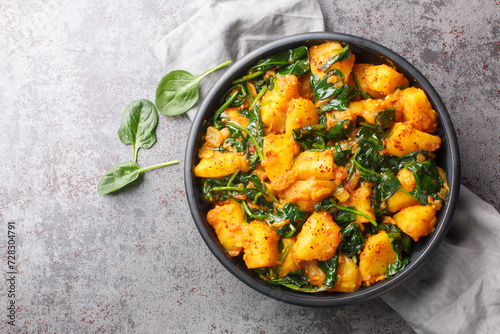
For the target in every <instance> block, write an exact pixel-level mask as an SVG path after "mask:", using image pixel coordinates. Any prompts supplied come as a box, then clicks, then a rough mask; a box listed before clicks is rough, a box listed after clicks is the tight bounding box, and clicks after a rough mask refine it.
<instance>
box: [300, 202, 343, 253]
mask: <svg viewBox="0 0 500 334" xmlns="http://www.w3.org/2000/svg"><path fill="white" fill-rule="evenodd" d="M339 244H340V227H339V226H338V225H337V224H335V223H334V221H333V218H332V216H330V215H329V214H328V213H326V212H323V211H322V212H314V213H313V214H312V215H311V216H310V217H309V218H308V219H307V221H306V222H305V223H304V225H303V226H302V230H301V231H300V232H299V234H298V235H297V242H296V243H295V244H294V245H293V256H294V258H295V260H297V261H309V260H318V261H326V260H329V259H331V258H332V257H333V256H334V255H335V252H336V251H337V247H338V245H339Z"/></svg>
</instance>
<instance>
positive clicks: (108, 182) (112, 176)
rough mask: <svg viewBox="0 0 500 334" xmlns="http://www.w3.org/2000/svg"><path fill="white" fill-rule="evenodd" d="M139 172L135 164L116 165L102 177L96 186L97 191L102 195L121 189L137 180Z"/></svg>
mask: <svg viewBox="0 0 500 334" xmlns="http://www.w3.org/2000/svg"><path fill="white" fill-rule="evenodd" d="M140 172H141V167H140V166H139V165H138V164H137V163H136V162H133V161H129V162H122V163H119V164H116V165H114V166H113V167H111V168H110V169H108V171H107V172H106V173H105V174H104V175H103V177H102V178H101V180H100V181H99V184H98V185H97V191H98V192H99V194H101V195H104V194H109V193H110V192H113V191H116V190H118V189H121V188H123V187H124V186H126V185H127V184H129V183H131V182H134V181H135V180H137V178H138V177H139V174H140Z"/></svg>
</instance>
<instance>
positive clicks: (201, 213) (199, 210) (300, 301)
mask: <svg viewBox="0 0 500 334" xmlns="http://www.w3.org/2000/svg"><path fill="white" fill-rule="evenodd" d="M327 40H333V41H339V42H346V43H348V44H349V46H350V49H351V52H353V53H354V54H356V61H357V62H367V63H374V64H390V65H392V66H394V67H395V68H396V69H397V70H398V71H399V72H401V73H403V74H404V75H405V77H406V78H407V79H408V80H409V81H410V85H411V86H415V87H418V88H421V89H423V90H424V91H425V93H426V94H427V96H428V97H429V100H430V101H431V103H432V105H433V108H434V110H436V111H437V113H438V115H439V128H438V129H437V130H436V132H437V134H438V135H439V136H440V137H441V138H442V144H441V148H440V149H439V151H437V153H436V154H437V158H436V162H437V163H438V165H439V166H441V167H442V168H443V169H444V170H445V171H446V174H447V177H448V183H449V187H450V193H449V201H448V203H447V204H446V205H445V206H444V207H443V209H442V210H441V211H439V213H438V221H437V223H436V228H435V231H434V232H433V233H432V234H430V235H429V236H427V237H425V238H421V239H420V240H419V241H418V242H417V243H416V244H415V246H414V249H413V252H412V255H411V258H410V264H409V265H408V266H407V267H406V268H405V269H404V270H402V271H401V272H400V273H398V274H397V275H394V276H392V277H390V278H388V279H385V280H383V281H380V282H377V283H375V284H373V285H371V286H369V287H365V286H363V287H361V288H360V289H359V290H358V291H356V292H353V293H331V292H322V293H316V294H307V293H303V292H297V291H293V290H290V289H287V288H285V287H280V286H274V285H270V284H268V283H266V282H264V281H262V280H261V279H259V278H258V276H257V275H256V274H255V273H254V271H253V270H249V269H247V268H246V266H245V263H244V262H243V261H242V260H241V259H240V258H231V257H230V256H229V255H228V254H227V253H226V251H225V250H224V248H223V247H222V246H221V245H220V243H219V241H218V239H217V236H216V234H215V231H214V229H213V228H212V227H211V226H210V224H208V222H207V218H206V216H207V212H208V211H209V210H210V208H211V206H210V205H209V204H208V203H207V202H206V201H205V200H204V199H203V196H202V195H201V191H200V189H201V182H200V180H199V179H197V178H195V176H194V173H193V167H194V166H195V165H196V164H197V162H198V161H197V158H196V154H197V151H198V143H199V142H200V137H201V133H200V128H201V126H202V124H203V121H204V120H205V119H208V118H209V117H212V116H213V114H214V113H215V111H216V110H217V109H218V107H219V101H220V99H221V97H222V95H223V94H224V93H225V92H226V91H227V90H228V89H229V88H230V87H231V86H232V85H231V82H232V81H233V80H234V79H236V78H238V77H240V76H241V75H243V73H244V72H245V70H246V69H248V68H249V67H250V66H251V65H253V64H254V63H255V62H256V61H258V60H259V59H261V58H263V57H265V56H268V55H271V54H274V53H277V52H279V51H283V50H287V49H292V48H295V47H298V46H301V45H306V46H312V45H315V44H321V43H323V42H324V41H327ZM185 184H186V195H187V199H188V203H189V207H190V209H191V213H192V215H193V218H194V221H195V223H196V226H197V228H198V230H199V232H200V234H201V236H202V238H203V240H204V241H205V243H206V244H207V246H208V248H210V250H211V251H212V253H213V254H214V255H215V257H216V258H217V259H218V260H219V261H220V262H221V263H222V264H223V265H224V267H226V268H227V270H229V271H230V272H231V273H232V274H233V275H234V276H236V277H237V278H238V279H240V280H241V281H242V282H243V283H245V284H247V285H248V286H250V287H251V288H253V289H255V290H257V291H259V292H261V293H263V294H264V295H267V296H269V297H271V298H274V299H277V300H280V301H283V302H286V303H291V304H295V305H301V306H313V307H333V306H345V305H350V304H354V303H359V302H363V301H366V300H368V299H371V298H374V297H377V296H380V295H382V294H383V293H385V292H387V291H389V290H390V289H391V288H393V287H395V286H396V285H398V284H400V283H401V282H403V281H404V280H405V279H407V278H408V277H410V276H411V275H413V274H414V273H415V272H416V271H417V269H418V268H419V267H421V266H422V264H423V263H424V262H425V261H426V260H427V259H428V258H429V257H430V256H431V255H432V254H433V253H434V252H435V251H436V249H437V248H438V247H439V244H440V243H441V241H442V240H443V238H444V237H445V234H446V232H447V231H448V228H449V227H450V224H451V220H452V217H453V212H454V210H455V205H456V202H457V199H458V192H459V188H460V163H459V152H458V144H457V139H456V135H455V130H454V128H453V124H452V122H451V119H450V115H449V114H448V111H447V110H446V107H445V105H444V104H443V101H442V100H441V98H440V97H439V95H438V93H437V92H436V91H435V89H434V88H433V87H432V85H431V84H430V83H429V81H427V79H426V78H425V77H424V76H423V75H422V74H421V73H420V72H419V71H418V70H417V69H416V68H415V67H413V65H411V64H410V63H409V62H408V61H406V60H405V59H403V58H402V57H401V56H399V55H397V54H396V53H394V52H392V51H391V50H389V49H387V48H385V47H383V46H381V45H379V44H377V43H375V42H372V41H369V40H366V39H364V38H360V37H356V36H352V35H346V34H339V33H328V32H324V33H323V32H322V33H306V34H300V35H294V36H290V37H286V38H283V39H279V40H276V41H274V42H272V43H269V44H267V45H265V46H263V47H261V48H259V49H257V50H255V51H253V52H251V53H249V54H248V55H247V56H245V57H243V58H242V59H240V60H239V61H237V62H236V63H234V64H233V65H231V67H230V68H229V69H228V70H227V71H226V72H225V73H224V75H223V76H222V78H221V79H220V80H219V81H218V82H217V83H216V84H215V85H214V86H213V88H212V89H211V91H210V92H209V94H208V95H207V97H206V98H205V99H204V100H203V102H202V104H201V106H200V108H199V110H198V113H197V115H196V118H195V120H194V122H193V125H192V127H191V132H190V134H189V139H188V143H187V150H186V159H185Z"/></svg>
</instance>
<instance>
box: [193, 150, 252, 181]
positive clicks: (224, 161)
mask: <svg viewBox="0 0 500 334" xmlns="http://www.w3.org/2000/svg"><path fill="white" fill-rule="evenodd" d="M249 168H250V166H249V164H248V159H247V158H246V157H245V156H243V155H240V154H236V153H231V152H225V153H221V152H217V151H215V152H213V155H212V156H211V157H209V158H205V159H201V160H200V162H199V163H198V165H196V166H195V167H194V175H195V176H197V177H223V176H227V175H231V174H233V173H234V172H236V171H237V170H240V171H242V172H244V173H246V172H247V171H248V170H249Z"/></svg>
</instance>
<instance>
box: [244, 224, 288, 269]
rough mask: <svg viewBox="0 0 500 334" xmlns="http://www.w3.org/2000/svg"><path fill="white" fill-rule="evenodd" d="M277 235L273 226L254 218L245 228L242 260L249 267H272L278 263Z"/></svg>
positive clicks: (278, 238)
mask: <svg viewBox="0 0 500 334" xmlns="http://www.w3.org/2000/svg"><path fill="white" fill-rule="evenodd" d="M279 240H280V237H279V235H278V234H277V233H276V230H275V229H274V227H272V226H269V225H268V224H266V223H264V222H261V221H258V220H254V221H253V222H252V223H251V224H249V225H248V226H247V228H246V233H245V234H244V240H243V248H244V249H245V254H244V255H243V260H244V261H245V264H246V265H247V267H248V268H249V269H255V268H261V267H272V266H276V265H278V264H279V258H280V253H279V250H278V242H279Z"/></svg>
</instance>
